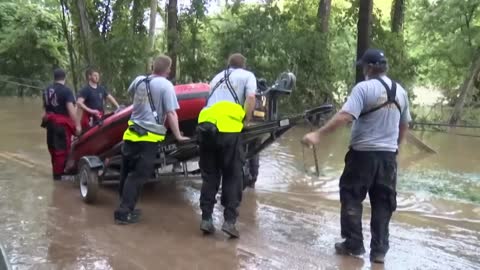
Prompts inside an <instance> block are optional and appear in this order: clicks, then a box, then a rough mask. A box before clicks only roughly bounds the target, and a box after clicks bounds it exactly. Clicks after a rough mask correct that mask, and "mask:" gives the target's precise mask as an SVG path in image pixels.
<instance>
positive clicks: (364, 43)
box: [356, 0, 373, 83]
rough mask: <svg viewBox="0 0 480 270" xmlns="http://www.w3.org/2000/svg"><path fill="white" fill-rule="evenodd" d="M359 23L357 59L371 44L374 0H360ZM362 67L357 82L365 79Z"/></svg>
mask: <svg viewBox="0 0 480 270" xmlns="http://www.w3.org/2000/svg"><path fill="white" fill-rule="evenodd" d="M359 6H360V8H359V10H358V24H357V60H358V59H360V57H362V54H363V53H364V52H365V51H366V50H367V49H368V46H369V45H370V32H371V22H372V9H373V1H372V0H359ZM364 79H365V78H364V76H363V70H362V67H357V74H356V83H358V82H361V81H363V80H364Z"/></svg>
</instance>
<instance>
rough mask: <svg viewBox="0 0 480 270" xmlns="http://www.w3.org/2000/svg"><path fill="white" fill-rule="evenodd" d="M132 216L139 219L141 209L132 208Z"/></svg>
mask: <svg viewBox="0 0 480 270" xmlns="http://www.w3.org/2000/svg"><path fill="white" fill-rule="evenodd" d="M131 214H132V216H133V217H134V218H136V219H140V217H141V216H142V209H138V208H137V209H133V211H132V212H131Z"/></svg>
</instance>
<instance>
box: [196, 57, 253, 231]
mask: <svg viewBox="0 0 480 270" xmlns="http://www.w3.org/2000/svg"><path fill="white" fill-rule="evenodd" d="M245 67H246V58H245V57H244V56H243V55H241V54H239V53H235V54H232V55H231V56H230V57H229V59H228V67H227V68H226V69H225V70H224V71H222V72H220V73H218V74H217V75H216V76H215V77H214V78H213V80H212V81H211V82H210V89H211V90H210V94H209V96H208V99H207V104H206V106H205V108H204V109H203V110H202V111H201V112H200V115H199V117H198V123H199V125H198V129H197V131H198V142H199V146H200V162H199V164H200V170H201V173H202V180H203V184H202V189H201V195H200V208H201V209H202V222H201V224H200V229H201V230H202V231H203V232H204V233H206V234H211V233H213V232H214V231H215V227H214V225H213V220H212V212H213V207H214V205H215V203H216V199H215V196H216V194H217V192H218V189H219V186H220V180H222V199H221V202H222V205H223V206H224V207H225V210H224V223H223V226H222V231H224V232H225V233H227V234H228V235H229V236H230V237H232V238H238V237H239V232H238V230H237V229H236V227H235V223H236V220H237V217H238V210H237V208H238V207H239V206H240V202H241V200H242V190H243V164H244V162H245V153H244V149H243V146H242V142H241V137H240V135H241V134H240V133H241V131H242V129H243V127H244V126H245V125H247V124H248V122H249V121H250V119H251V118H252V115H253V109H254V107H255V92H256V90H257V80H256V78H255V75H254V74H253V73H252V72H250V71H247V70H246V69H245Z"/></svg>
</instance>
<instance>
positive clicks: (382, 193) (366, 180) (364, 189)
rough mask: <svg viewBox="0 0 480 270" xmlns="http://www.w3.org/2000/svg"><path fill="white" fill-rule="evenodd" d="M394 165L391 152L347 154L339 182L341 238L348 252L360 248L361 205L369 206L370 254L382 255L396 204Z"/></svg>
mask: <svg viewBox="0 0 480 270" xmlns="http://www.w3.org/2000/svg"><path fill="white" fill-rule="evenodd" d="M396 183H397V161H396V153H394V152H379V151H372V152H364V151H355V150H353V149H350V151H349V152H348V153H347V155H346V156H345V169H344V171H343V174H342V176H341V178H340V202H341V218H340V219H341V220H340V223H341V234H342V237H343V238H345V239H346V245H347V247H348V248H351V249H357V248H360V247H363V235H362V211H363V208H362V202H363V200H364V199H365V197H366V194H367V193H368V196H369V198H370V204H371V212H372V213H371V220H370V230H371V234H372V239H371V242H370V249H371V252H370V253H371V254H386V253H387V251H388V249H389V243H388V237H389V233H388V226H389V222H390V218H391V217H392V213H393V212H394V211H395V209H396V207H397V202H396V195H397V193H396Z"/></svg>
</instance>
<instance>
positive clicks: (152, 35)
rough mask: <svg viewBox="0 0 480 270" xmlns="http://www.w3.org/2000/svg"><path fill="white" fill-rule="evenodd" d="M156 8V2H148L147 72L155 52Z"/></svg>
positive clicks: (154, 0)
mask: <svg viewBox="0 0 480 270" xmlns="http://www.w3.org/2000/svg"><path fill="white" fill-rule="evenodd" d="M157 8H158V0H150V26H149V29H148V42H149V44H148V52H149V53H150V57H148V60H147V63H146V66H147V70H149V64H150V63H151V62H152V58H153V52H154V50H155V22H156V18H157Z"/></svg>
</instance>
